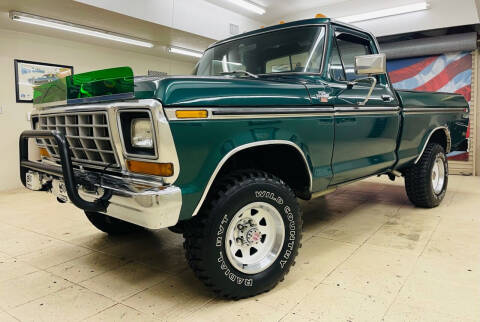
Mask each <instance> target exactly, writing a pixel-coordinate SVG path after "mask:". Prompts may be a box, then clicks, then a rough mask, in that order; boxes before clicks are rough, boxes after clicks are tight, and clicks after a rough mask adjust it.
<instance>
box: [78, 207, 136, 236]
mask: <svg viewBox="0 0 480 322" xmlns="http://www.w3.org/2000/svg"><path fill="white" fill-rule="evenodd" d="M85 215H86V216H87V218H88V220H89V221H90V222H91V223H92V225H94V226H95V227H96V228H97V229H99V230H101V231H103V232H104V233H107V234H109V235H124V234H128V233H132V232H135V231H139V230H142V229H143V228H142V227H140V226H137V225H134V224H131V223H129V222H126V221H123V220H120V219H117V218H113V217H110V216H107V215H104V214H101V213H98V212H89V211H85Z"/></svg>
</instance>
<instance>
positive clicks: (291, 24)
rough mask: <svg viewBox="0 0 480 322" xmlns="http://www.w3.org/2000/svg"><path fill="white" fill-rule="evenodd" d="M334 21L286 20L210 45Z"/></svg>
mask: <svg viewBox="0 0 480 322" xmlns="http://www.w3.org/2000/svg"><path fill="white" fill-rule="evenodd" d="M332 21H334V20H333V19H331V18H313V19H304V20H297V21H292V22H286V23H282V24H278V25H273V26H268V27H265V28H260V29H256V30H252V31H249V32H246V33H243V34H239V35H235V36H232V37H229V38H226V39H222V40H219V41H217V42H215V43H213V44H211V45H210V46H209V48H210V47H215V46H216V45H218V44H221V43H224V42H229V41H232V40H235V39H240V38H244V37H248V36H251V35H255V34H258V33H260V32H268V31H274V30H279V29H284V28H288V27H297V26H307V25H312V24H314V25H318V24H326V23H330V22H332Z"/></svg>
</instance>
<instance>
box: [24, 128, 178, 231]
mask: <svg viewBox="0 0 480 322" xmlns="http://www.w3.org/2000/svg"><path fill="white" fill-rule="evenodd" d="M37 137H53V138H54V139H55V140H56V141H57V144H58V147H59V154H60V159H61V165H57V164H52V163H47V162H37V161H30V160H28V139H29V138H37ZM20 178H21V180H22V183H23V185H24V186H25V187H27V188H29V189H31V190H43V191H50V192H53V193H54V194H56V196H57V198H58V199H59V200H60V201H67V200H69V201H71V202H72V203H73V204H74V205H75V206H77V207H78V208H80V209H83V210H85V211H92V212H100V213H104V214H106V215H108V216H111V217H115V218H118V219H121V220H124V221H127V222H130V223H133V224H136V225H139V226H142V227H146V228H149V229H159V228H165V227H170V226H174V225H175V224H176V223H177V222H178V218H179V215H180V209H181V206H182V194H181V190H180V188H178V187H176V186H173V185H165V184H164V183H163V182H162V181H155V180H144V179H139V178H135V177H131V176H122V175H120V174H119V175H111V174H106V173H102V172H97V171H88V170H84V169H76V168H74V167H73V166H72V161H71V158H70V155H69V152H68V144H67V143H66V141H65V138H64V137H63V135H62V134H61V133H59V132H57V131H24V132H23V133H22V134H21V136H20Z"/></svg>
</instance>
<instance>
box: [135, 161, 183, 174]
mask: <svg viewBox="0 0 480 322" xmlns="http://www.w3.org/2000/svg"><path fill="white" fill-rule="evenodd" d="M127 168H128V170H129V171H130V172H135V173H141V174H152V175H154V176H162V177H171V176H173V164H172V163H154V162H145V161H136V160H127Z"/></svg>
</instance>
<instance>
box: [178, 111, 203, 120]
mask: <svg viewBox="0 0 480 322" xmlns="http://www.w3.org/2000/svg"><path fill="white" fill-rule="evenodd" d="M175 116H176V117H177V118H178V119H205V118H207V117H208V112H207V110H178V111H175Z"/></svg>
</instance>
